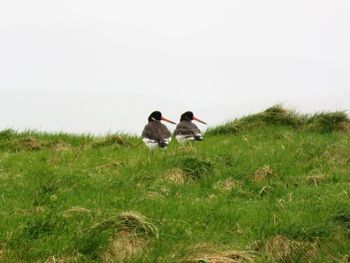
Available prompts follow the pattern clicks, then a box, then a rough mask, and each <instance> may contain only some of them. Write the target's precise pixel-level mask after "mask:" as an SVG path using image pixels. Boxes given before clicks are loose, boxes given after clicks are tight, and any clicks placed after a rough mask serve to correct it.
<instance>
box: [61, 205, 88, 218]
mask: <svg viewBox="0 0 350 263" xmlns="http://www.w3.org/2000/svg"><path fill="white" fill-rule="evenodd" d="M89 213H91V210H90V209H87V208H84V207H80V206H73V207H72V208H69V209H67V210H66V211H64V212H63V217H66V218H69V217H72V216H74V215H86V214H89Z"/></svg>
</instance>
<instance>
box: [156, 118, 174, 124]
mask: <svg viewBox="0 0 350 263" xmlns="http://www.w3.org/2000/svg"><path fill="white" fill-rule="evenodd" d="M160 119H161V120H162V121H167V122H170V123H172V124H176V123H175V122H173V121H171V120H168V119H167V118H164V117H161V118H160Z"/></svg>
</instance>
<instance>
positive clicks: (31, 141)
mask: <svg viewBox="0 0 350 263" xmlns="http://www.w3.org/2000/svg"><path fill="white" fill-rule="evenodd" d="M13 144H14V147H15V149H16V150H19V151H40V150H42V149H43V148H44V146H45V145H44V144H43V143H42V142H41V141H39V140H37V139H35V138H33V137H28V138H23V139H19V140H16V141H14V142H13Z"/></svg>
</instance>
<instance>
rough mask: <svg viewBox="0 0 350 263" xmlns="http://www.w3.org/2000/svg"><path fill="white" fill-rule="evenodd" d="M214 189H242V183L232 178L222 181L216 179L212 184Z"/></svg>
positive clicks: (225, 190)
mask: <svg viewBox="0 0 350 263" xmlns="http://www.w3.org/2000/svg"><path fill="white" fill-rule="evenodd" d="M214 189H216V190H218V191H220V192H230V191H231V190H233V189H239V190H242V183H241V182H239V181H236V180H234V179H232V178H228V179H226V180H223V181H218V182H217V183H216V184H215V185H214Z"/></svg>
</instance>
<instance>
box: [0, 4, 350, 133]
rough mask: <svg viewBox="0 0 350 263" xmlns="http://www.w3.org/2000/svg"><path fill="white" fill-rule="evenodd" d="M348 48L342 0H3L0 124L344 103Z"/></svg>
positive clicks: (118, 124) (100, 121)
mask: <svg viewBox="0 0 350 263" xmlns="http://www.w3.org/2000/svg"><path fill="white" fill-rule="evenodd" d="M349 47H350V1H348V0H332V1H330V0H327V1H326V0H309V1H308V0H292V1H285V0H275V1H271V0H265V1H261V0H254V1H253V0H245V1H233V0H230V1H205V0H192V1H191V0H186V1H182V0H178V1H165V0H160V1H152V0H151V1H115V0H113V1H102V0H99V1H89V0H60V1H53V0H41V1H39V0H31V1H28V0H0V129H4V128H8V127H12V128H15V129H27V128H32V129H39V130H44V131H67V132H79V133H80V132H90V133H99V134H102V133H106V132H108V131H110V132H115V131H127V132H134V133H140V132H141V131H142V128H143V126H144V125H145V124H146V122H147V117H148V115H149V114H150V112H151V111H153V110H160V111H162V112H163V115H164V116H166V117H169V118H170V119H173V120H175V121H178V119H179V115H180V114H181V113H182V112H184V111H186V110H193V111H194V113H195V114H196V115H198V117H200V118H202V119H203V120H205V121H207V122H208V123H209V124H210V125H215V124H218V123H222V122H224V121H226V120H228V119H231V118H235V117H238V116H242V115H244V114H247V113H252V112H256V111H260V110H262V109H264V108H266V107H268V106H271V105H272V104H275V103H284V104H285V105H286V106H290V107H292V108H295V109H297V110H299V111H306V112H314V111H320V110H339V109H342V110H350V105H349V103H350V48H349ZM201 128H204V127H203V126H201Z"/></svg>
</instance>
